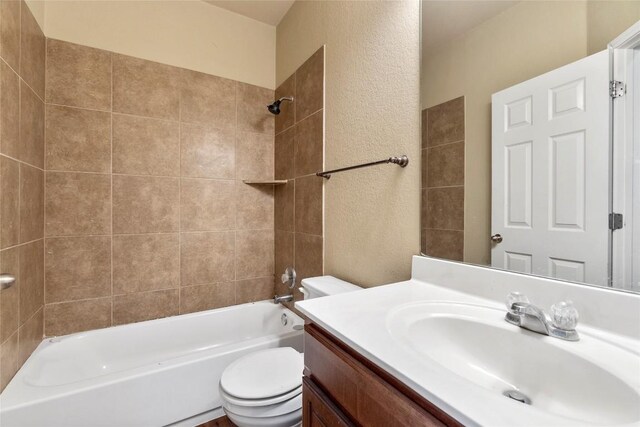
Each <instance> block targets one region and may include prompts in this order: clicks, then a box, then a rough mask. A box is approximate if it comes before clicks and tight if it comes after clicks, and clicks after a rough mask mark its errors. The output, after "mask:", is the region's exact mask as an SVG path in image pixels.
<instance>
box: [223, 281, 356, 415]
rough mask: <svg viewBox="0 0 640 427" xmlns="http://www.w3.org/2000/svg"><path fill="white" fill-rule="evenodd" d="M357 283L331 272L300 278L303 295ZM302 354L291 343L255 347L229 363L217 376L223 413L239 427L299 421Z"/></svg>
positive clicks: (350, 287)
mask: <svg viewBox="0 0 640 427" xmlns="http://www.w3.org/2000/svg"><path fill="white" fill-rule="evenodd" d="M358 289H361V288H360V287H358V286H356V285H354V284H352V283H348V282H345V281H344V280H340V279H337V278H335V277H332V276H321V277H310V278H308V279H303V280H302V288H301V289H300V290H301V291H302V293H303V294H304V298H305V299H309V298H318V297H323V296H327V295H335V294H339V293H343V292H351V291H355V290H358ZM303 369H304V360H303V354H302V353H298V352H297V351H296V350H294V349H293V348H291V347H282V348H270V349H267V350H260V351H256V352H255V353H251V354H248V355H246V356H243V357H241V358H240V359H238V360H236V361H235V362H233V363H231V364H230V365H229V366H227V368H226V369H225V370H224V372H223V373H222V377H221V378H220V396H221V398H222V402H223V403H222V406H223V409H224V412H225V413H226V414H227V417H229V419H230V420H231V421H232V422H233V423H234V424H236V425H237V426H239V427H292V426H299V425H301V423H302V370H303Z"/></svg>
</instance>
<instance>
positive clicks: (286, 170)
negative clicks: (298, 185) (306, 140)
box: [274, 128, 296, 179]
mask: <svg viewBox="0 0 640 427" xmlns="http://www.w3.org/2000/svg"><path fill="white" fill-rule="evenodd" d="M295 135H296V132H295V128H289V129H287V130H286V131H284V132H282V133H280V134H278V135H276V138H275V144H274V162H275V163H274V173H275V176H274V178H275V179H291V178H295V170H294V169H295V168H294V163H293V162H294V158H295V140H296V138H295Z"/></svg>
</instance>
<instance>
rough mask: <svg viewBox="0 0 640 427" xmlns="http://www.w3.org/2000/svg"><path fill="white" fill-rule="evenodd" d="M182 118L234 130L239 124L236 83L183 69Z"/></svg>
mask: <svg viewBox="0 0 640 427" xmlns="http://www.w3.org/2000/svg"><path fill="white" fill-rule="evenodd" d="M180 101H181V103H180V109H181V111H180V119H181V120H182V121H183V122H191V123H194V122H196V123H207V124H208V125H211V126H214V127H217V128H224V129H233V128H235V126H236V82H235V81H233V80H229V79H223V78H222V77H217V76H212V75H209V74H204V73H199V72H196V71H190V70H184V69H183V70H181V81H180Z"/></svg>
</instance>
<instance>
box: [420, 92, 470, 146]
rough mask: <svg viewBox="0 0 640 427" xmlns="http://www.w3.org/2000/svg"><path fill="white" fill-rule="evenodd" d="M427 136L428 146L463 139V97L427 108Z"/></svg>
mask: <svg viewBox="0 0 640 427" xmlns="http://www.w3.org/2000/svg"><path fill="white" fill-rule="evenodd" d="M427 137H428V143H427V145H428V146H429V147H434V146H436V145H440V144H446V143H449V142H457V141H462V140H463V139H464V97H460V98H456V99H453V100H451V101H447V102H445V103H443V104H439V105H436V106H435V107H431V108H429V112H428V117H427Z"/></svg>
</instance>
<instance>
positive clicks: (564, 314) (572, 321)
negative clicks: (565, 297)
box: [551, 301, 579, 331]
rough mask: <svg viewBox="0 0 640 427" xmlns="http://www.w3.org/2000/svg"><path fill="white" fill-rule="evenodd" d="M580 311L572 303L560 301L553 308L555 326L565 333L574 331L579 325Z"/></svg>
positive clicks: (552, 315)
mask: <svg viewBox="0 0 640 427" xmlns="http://www.w3.org/2000/svg"><path fill="white" fill-rule="evenodd" d="M578 317H579V316H578V310H577V309H576V308H575V307H574V306H573V302H571V301H560V302H559V303H556V304H554V305H552V306H551V318H552V321H553V326H555V327H556V328H559V329H563V330H565V331H573V330H575V329H576V325H577V324H578Z"/></svg>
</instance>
